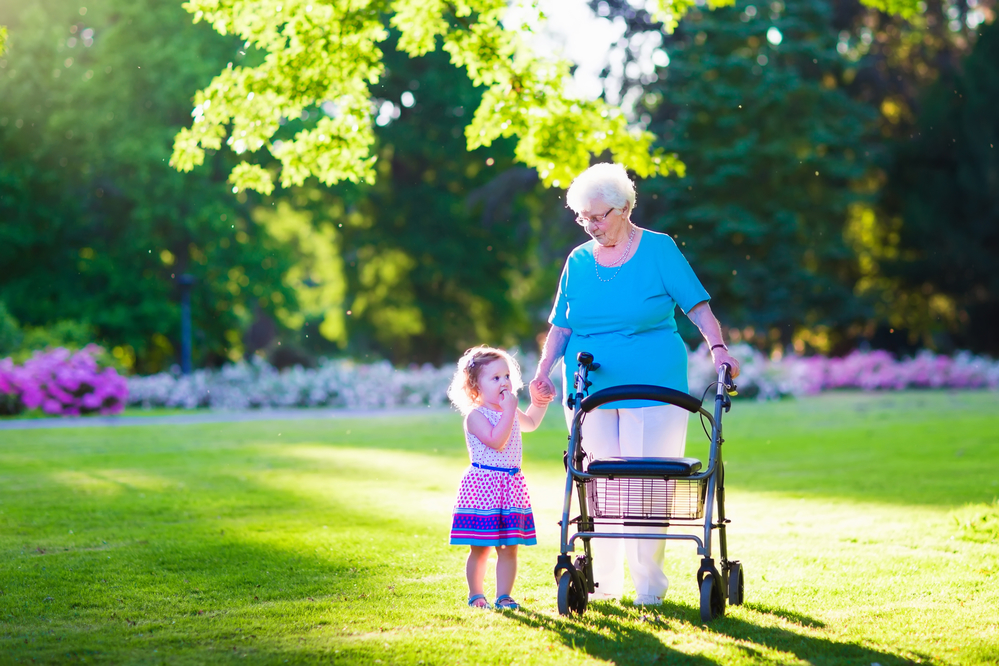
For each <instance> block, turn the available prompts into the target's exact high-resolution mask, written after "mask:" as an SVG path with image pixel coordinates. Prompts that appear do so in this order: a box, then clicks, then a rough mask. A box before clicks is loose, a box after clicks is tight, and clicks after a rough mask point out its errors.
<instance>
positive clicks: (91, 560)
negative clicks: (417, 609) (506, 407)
mask: <svg viewBox="0 0 999 666" xmlns="http://www.w3.org/2000/svg"><path fill="white" fill-rule="evenodd" d="M126 444H128V442H127V441H126ZM108 448H112V446H110V445H109V446H108ZM114 448H118V447H114ZM144 448H145V449H146V455H145V456H143V455H142V454H139V453H134V452H132V451H129V452H128V453H129V454H130V455H122V454H121V453H120V452H119V451H112V454H113V456H114V457H113V458H110V459H109V457H105V456H106V454H104V453H103V451H101V452H94V453H86V454H82V453H79V452H77V453H76V454H75V457H76V460H74V461H73V462H71V463H68V464H67V463H66V462H65V461H64V460H63V459H60V458H59V457H58V456H52V458H51V462H46V464H44V465H43V464H37V463H35V464H31V465H26V466H25V467H26V469H24V470H23V472H22V474H21V481H20V483H22V486H20V487H19V491H18V493H16V495H14V494H12V495H10V496H8V497H5V498H4V507H3V508H4V513H3V515H0V527H3V528H6V529H4V532H5V533H6V534H4V535H3V536H2V537H0V544H3V546H2V547H0V554H2V557H0V559H5V560H6V561H7V563H5V565H4V567H3V568H4V569H7V568H8V563H9V573H10V575H9V576H8V575H4V576H2V577H0V578H2V580H0V654H3V655H5V657H3V658H0V662H2V663H9V662H8V661H5V659H21V660H22V661H23V660H27V659H32V660H34V659H37V660H39V661H41V662H43V663H67V662H72V661H79V660H92V659H98V660H103V661H106V662H107V663H129V662H136V661H144V660H153V661H155V660H156V659H157V658H158V657H159V656H160V655H162V657H166V658H169V659H171V660H176V661H175V663H219V662H226V661H229V660H235V659H237V658H240V657H242V656H246V655H247V654H250V655H254V654H255V655H257V656H258V657H263V658H266V659H267V660H270V661H280V659H277V656H280V655H285V656H287V655H288V654H296V653H298V652H299V651H300V650H301V647H300V645H299V644H298V643H299V642H300V641H304V640H306V639H310V638H312V637H313V636H314V635H319V634H328V633H329V632H331V631H332V630H330V629H328V628H327V629H325V630H324V629H322V628H323V627H329V626H335V627H336V632H333V633H334V634H335V633H337V632H341V633H344V634H350V633H353V632H355V631H357V632H360V633H364V632H366V631H370V630H371V629H372V627H375V628H376V629H377V628H378V627H379V626H380V625H381V624H382V623H388V624H389V625H392V624H398V623H401V622H404V621H405V620H406V617H407V615H406V614H405V613H403V612H402V611H401V610H398V609H399V608H400V607H403V606H404V605H405V602H404V601H403V599H405V598H407V597H408V596H409V595H410V594H411V590H417V591H422V590H425V589H426V584H423V583H421V582H420V579H422V578H424V577H426V576H427V575H428V574H431V575H432V574H435V573H437V569H438V568H439V566H440V565H437V564H430V565H427V564H426V563H425V562H422V561H419V560H418V559H417V558H416V557H415V556H412V554H411V553H409V552H408V551H407V552H402V553H400V552H398V551H399V549H398V547H397V544H399V543H400V542H401V541H403V540H405V539H410V540H412V539H414V538H417V537H418V538H419V539H420V541H419V543H421V544H422V543H423V542H424V541H430V542H431V543H433V544H437V543H438V541H439V545H434V546H429V545H428V546H427V547H425V550H424V551H423V552H428V553H431V554H432V555H434V556H436V555H438V554H439V553H442V552H443V551H444V550H445V549H446V544H445V541H444V540H443V539H437V538H436V537H438V536H439V535H438V534H437V532H439V530H440V527H439V526H438V525H436V524H434V521H433V520H431V519H429V518H428V517H426V516H422V515H420V514H419V512H418V511H416V510H415V509H414V510H402V509H397V511H396V512H395V513H387V512H386V511H384V510H382V507H381V505H380V504H378V503H377V502H375V503H374V504H371V503H370V502H367V501H364V502H362V501H359V500H360V499H362V498H359V497H357V496H355V495H351V494H350V493H349V492H347V491H341V490H331V491H324V488H328V487H336V488H340V487H344V488H355V487H357V486H356V484H357V483H358V477H361V478H362V479H364V478H367V479H373V481H368V483H369V485H370V487H369V486H361V489H360V491H359V492H362V493H371V494H374V495H375V496H376V497H377V494H376V493H374V491H373V490H372V488H374V489H375V490H380V491H381V492H382V493H389V494H394V495H397V496H406V497H408V498H409V499H410V501H411V502H415V501H417V500H419V499H420V497H425V495H422V494H421V493H423V492H424V491H423V490H422V486H423V482H422V481H421V482H420V483H418V484H416V485H415V486H414V481H413V479H412V474H411V472H410V470H409V465H411V463H412V461H411V460H410V459H406V460H407V462H408V463H409V464H407V465H403V467H405V468H404V469H396V468H395V467H392V466H391V465H389V464H388V463H389V462H390V461H391V460H396V461H398V460H400V459H401V458H402V456H401V455H399V454H396V455H392V454H391V453H383V454H381V456H373V455H369V456H367V457H366V458H365V459H366V460H367V461H368V462H369V463H370V464H371V465H372V466H374V467H378V468H379V469H372V470H367V472H366V474H365V470H363V469H359V468H358V464H359V463H358V455H357V454H356V452H351V451H338V450H334V449H330V448H329V447H326V449H325V450H326V451H327V452H328V453H330V455H328V456H316V455H315V453H316V447H314V446H312V445H307V446H306V447H304V448H303V449H301V450H300V449H298V448H296V447H294V446H293V445H285V446H282V447H271V448H261V447H258V446H256V445H246V446H245V448H243V449H240V448H239V447H233V446H229V447H227V450H226V451H225V455H219V453H218V451H217V450H216V451H213V450H212V449H210V448H209V447H205V449H204V450H202V451H197V450H196V448H195V447H190V448H192V449H194V450H191V451H189V450H187V449H188V448H189V447H188V442H187V441H186V440H182V442H181V443H180V444H179V445H177V446H174V447H172V449H167V450H166V451H163V452H159V451H149V449H151V448H152V447H148V446H146V447H144ZM302 451H304V453H305V454H308V455H306V456H305V457H303V456H302V455H295V454H296V453H301V452H302ZM320 452H322V451H320ZM168 453H169V454H172V455H167V454H168ZM154 454H155V455H154ZM31 458H33V459H35V460H41V459H42V458H43V456H31ZM31 458H28V460H29V463H34V460H31ZM56 461H58V462H56ZM19 471H20V470H19ZM352 484H354V485H352ZM427 492H429V491H427ZM435 492H436V491H435ZM448 494H450V493H448ZM430 495H434V493H430ZM407 509H409V507H407ZM435 515H436V514H435ZM324 523H325V524H327V525H328V526H329V529H327V528H326V525H324ZM428 536H433V537H435V538H433V539H426V537H428ZM430 559H431V561H432V562H433V561H435V560H434V558H433V557H431V558H430ZM6 573H7V572H5V574H6ZM340 627H343V629H340ZM327 640H329V639H328V638H327ZM316 649H317V651H318V649H319V648H316Z"/></svg>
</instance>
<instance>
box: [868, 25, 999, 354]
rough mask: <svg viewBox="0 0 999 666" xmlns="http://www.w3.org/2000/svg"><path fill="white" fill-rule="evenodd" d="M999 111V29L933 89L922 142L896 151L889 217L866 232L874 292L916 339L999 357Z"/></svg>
mask: <svg viewBox="0 0 999 666" xmlns="http://www.w3.org/2000/svg"><path fill="white" fill-rule="evenodd" d="M997 108H999V24H997V23H995V22H993V23H992V24H990V25H988V26H985V27H984V28H983V29H982V31H981V36H980V38H979V39H978V42H977V44H976V45H975V48H974V50H973V51H972V52H971V53H970V54H969V55H968V57H967V59H966V60H965V61H964V62H963V63H962V67H961V68H960V70H958V71H954V72H950V73H947V74H945V75H944V76H942V77H941V79H940V80H939V81H938V82H937V83H936V84H935V85H933V86H932V87H931V88H930V89H929V90H927V91H926V94H925V97H924V98H923V100H922V104H921V112H920V114H919V118H918V125H917V127H916V130H915V132H914V133H913V136H912V137H911V138H909V139H908V140H907V141H904V142H898V143H897V144H896V145H895V147H894V151H893V152H894V155H893V161H892V165H891V167H890V169H889V172H888V180H887V184H886V187H885V189H884V192H883V198H882V201H881V211H882V216H881V218H880V219H876V218H871V219H870V220H869V221H868V222H869V224H868V226H867V228H866V232H867V233H868V234H870V235H871V237H872V239H871V242H869V243H868V244H867V247H868V248H870V250H869V251H870V253H871V257H870V258H871V261H872V262H875V263H876V265H875V266H873V267H872V269H871V274H872V279H871V280H870V284H869V285H868V287H869V288H870V289H871V291H873V292H874V293H876V294H878V295H879V296H882V295H883V296H884V299H883V301H882V302H883V316H884V317H885V319H886V320H887V321H888V323H889V324H890V325H892V326H893V327H895V328H897V329H900V330H901V331H905V332H907V333H909V334H911V335H912V337H913V338H914V340H913V342H917V341H918V342H922V343H923V344H926V345H928V346H943V347H945V348H946V347H951V348H952V347H954V346H956V347H959V348H967V349H972V350H975V351H978V352H987V353H991V354H999V332H997V331H999V277H997V275H996V271H995V266H996V257H997V256H999V194H997V193H999V115H997V114H996V109H997ZM941 334H943V335H949V337H950V339H949V340H947V339H946V338H941ZM934 335H936V338H935V339H934Z"/></svg>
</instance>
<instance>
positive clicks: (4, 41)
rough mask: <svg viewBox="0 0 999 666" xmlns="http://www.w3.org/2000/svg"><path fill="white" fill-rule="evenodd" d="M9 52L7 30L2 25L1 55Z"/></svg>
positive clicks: (0, 27) (0, 31)
mask: <svg viewBox="0 0 999 666" xmlns="http://www.w3.org/2000/svg"><path fill="white" fill-rule="evenodd" d="M6 50H7V28H6V27H5V26H2V25H0V55H3V52H4V51H6Z"/></svg>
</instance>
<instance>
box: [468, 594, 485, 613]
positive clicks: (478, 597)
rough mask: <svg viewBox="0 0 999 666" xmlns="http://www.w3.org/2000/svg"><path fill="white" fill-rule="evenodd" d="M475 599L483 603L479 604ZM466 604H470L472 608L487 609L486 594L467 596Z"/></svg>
mask: <svg viewBox="0 0 999 666" xmlns="http://www.w3.org/2000/svg"><path fill="white" fill-rule="evenodd" d="M477 601H482V602H483V605H482V606H480V605H479V604H477V603H476V602H477ZM468 605H469V606H471V607H472V608H481V609H483V610H488V609H489V602H488V601H486V595H484V594H476V595H474V596H471V597H469V598H468Z"/></svg>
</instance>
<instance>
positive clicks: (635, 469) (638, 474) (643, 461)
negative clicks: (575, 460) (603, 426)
mask: <svg viewBox="0 0 999 666" xmlns="http://www.w3.org/2000/svg"><path fill="white" fill-rule="evenodd" d="M700 469H701V461H700V460H698V459H697V458H600V459H598V460H594V461H592V462H591V463H590V464H589V466H588V467H587V468H586V471H587V472H588V473H590V474H592V475H593V476H601V477H604V476H605V477H607V478H608V479H613V478H614V477H616V476H620V477H623V478H641V479H647V478H667V477H674V478H676V477H685V476H692V475H694V474H696V473H697V472H698V471H700Z"/></svg>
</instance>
